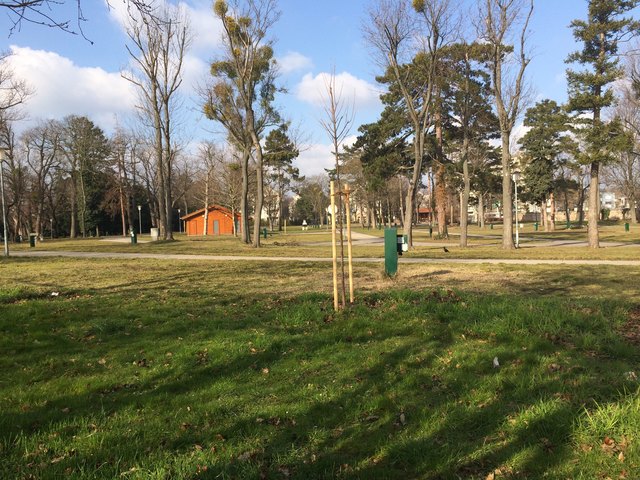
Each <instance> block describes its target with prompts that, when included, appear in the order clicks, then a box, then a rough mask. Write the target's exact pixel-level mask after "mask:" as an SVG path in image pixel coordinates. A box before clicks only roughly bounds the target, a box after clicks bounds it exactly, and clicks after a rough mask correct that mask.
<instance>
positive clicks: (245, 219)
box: [240, 147, 251, 244]
mask: <svg viewBox="0 0 640 480" xmlns="http://www.w3.org/2000/svg"><path fill="white" fill-rule="evenodd" d="M249 156H250V152H249V150H248V149H247V148H246V147H245V149H244V151H243V152H242V162H241V163H242V166H241V171H242V192H241V194H240V222H241V228H240V229H241V232H242V241H243V242H244V243H246V244H250V243H251V233H250V231H249Z"/></svg>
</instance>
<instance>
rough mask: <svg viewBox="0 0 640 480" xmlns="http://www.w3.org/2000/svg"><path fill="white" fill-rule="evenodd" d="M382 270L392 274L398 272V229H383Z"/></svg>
mask: <svg viewBox="0 0 640 480" xmlns="http://www.w3.org/2000/svg"><path fill="white" fill-rule="evenodd" d="M384 271H385V273H386V274H387V275H390V276H393V275H395V274H396V273H398V229H397V228H386V229H385V230H384Z"/></svg>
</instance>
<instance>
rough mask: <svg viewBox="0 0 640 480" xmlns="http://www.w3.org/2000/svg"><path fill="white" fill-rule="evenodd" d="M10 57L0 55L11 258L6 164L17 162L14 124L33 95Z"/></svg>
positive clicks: (0, 183) (0, 144) (0, 191)
mask: <svg viewBox="0 0 640 480" xmlns="http://www.w3.org/2000/svg"><path fill="white" fill-rule="evenodd" d="M9 55H10V54H8V53H3V54H0V148H2V149H3V150H4V152H5V155H1V156H0V197H1V198H0V201H1V203H2V205H1V206H2V228H3V234H4V235H3V236H4V254H5V256H9V244H8V237H9V234H8V229H9V222H8V219H7V218H8V216H7V202H6V195H5V184H4V178H5V175H4V170H5V162H6V161H7V160H9V162H10V166H11V164H13V163H14V162H15V158H14V156H13V155H14V145H15V135H14V132H13V128H12V123H13V122H15V121H16V120H18V119H20V118H21V117H22V112H21V111H20V106H21V105H22V104H23V103H24V102H26V100H27V99H28V98H29V97H30V96H31V95H32V93H33V91H32V89H31V88H30V87H29V85H28V84H27V83H26V82H25V81H24V80H22V79H19V78H18V77H16V75H15V74H14V72H13V70H12V69H11V67H10V65H9V62H8V57H9ZM10 171H11V172H12V173H13V174H19V172H16V171H14V170H13V169H10ZM12 176H13V175H12ZM14 180H15V178H14ZM14 183H15V182H14ZM14 193H15V190H14ZM19 220H20V213H19V212H17V214H16V224H15V232H14V234H15V235H17V234H18V230H19V228H20V221H19Z"/></svg>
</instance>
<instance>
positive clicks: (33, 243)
mask: <svg viewBox="0 0 640 480" xmlns="http://www.w3.org/2000/svg"><path fill="white" fill-rule="evenodd" d="M36 237H37V235H36V234H35V233H30V234H29V246H30V247H35V246H36Z"/></svg>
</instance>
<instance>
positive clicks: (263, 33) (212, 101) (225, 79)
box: [205, 0, 280, 247]
mask: <svg viewBox="0 0 640 480" xmlns="http://www.w3.org/2000/svg"><path fill="white" fill-rule="evenodd" d="M213 9H214V12H215V14H216V16H217V17H218V18H219V19H220V20H221V21H222V27H223V49H222V53H221V54H220V55H219V56H218V60H217V61H215V62H214V63H213V64H212V66H211V74H212V75H213V77H215V81H214V84H213V85H212V87H211V88H209V91H208V93H207V96H206V102H205V114H206V115H207V117H208V118H210V119H212V120H214V121H216V122H219V123H220V124H221V125H222V126H223V127H224V128H225V130H226V131H227V133H228V136H229V140H230V141H231V143H233V144H234V146H236V147H237V148H238V149H239V150H240V151H241V152H242V174H243V194H242V198H241V202H242V206H241V215H242V224H243V230H242V231H243V240H244V241H245V242H247V243H249V241H250V238H249V232H248V185H249V177H248V174H249V158H250V157H251V156H253V157H254V160H255V163H256V194H255V208H254V213H253V246H254V247H259V246H260V220H261V217H262V209H263V208H262V207H263V201H264V178H263V177H264V168H263V152H262V144H261V142H260V140H261V138H262V135H263V133H264V131H265V129H266V128H268V127H269V126H272V125H275V124H277V123H278V121H279V115H278V113H277V112H276V110H275V109H274V107H273V99H274V95H275V94H276V92H277V89H276V86H275V76H276V73H277V72H276V68H275V67H276V64H275V60H274V58H273V42H272V40H270V39H269V38H268V34H269V32H270V30H271V29H272V27H273V25H274V24H275V22H276V21H277V20H278V19H279V18H280V12H279V10H278V9H277V2H276V0H233V1H231V2H229V3H227V2H226V1H225V0H216V2H215V3H214V8H213Z"/></svg>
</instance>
